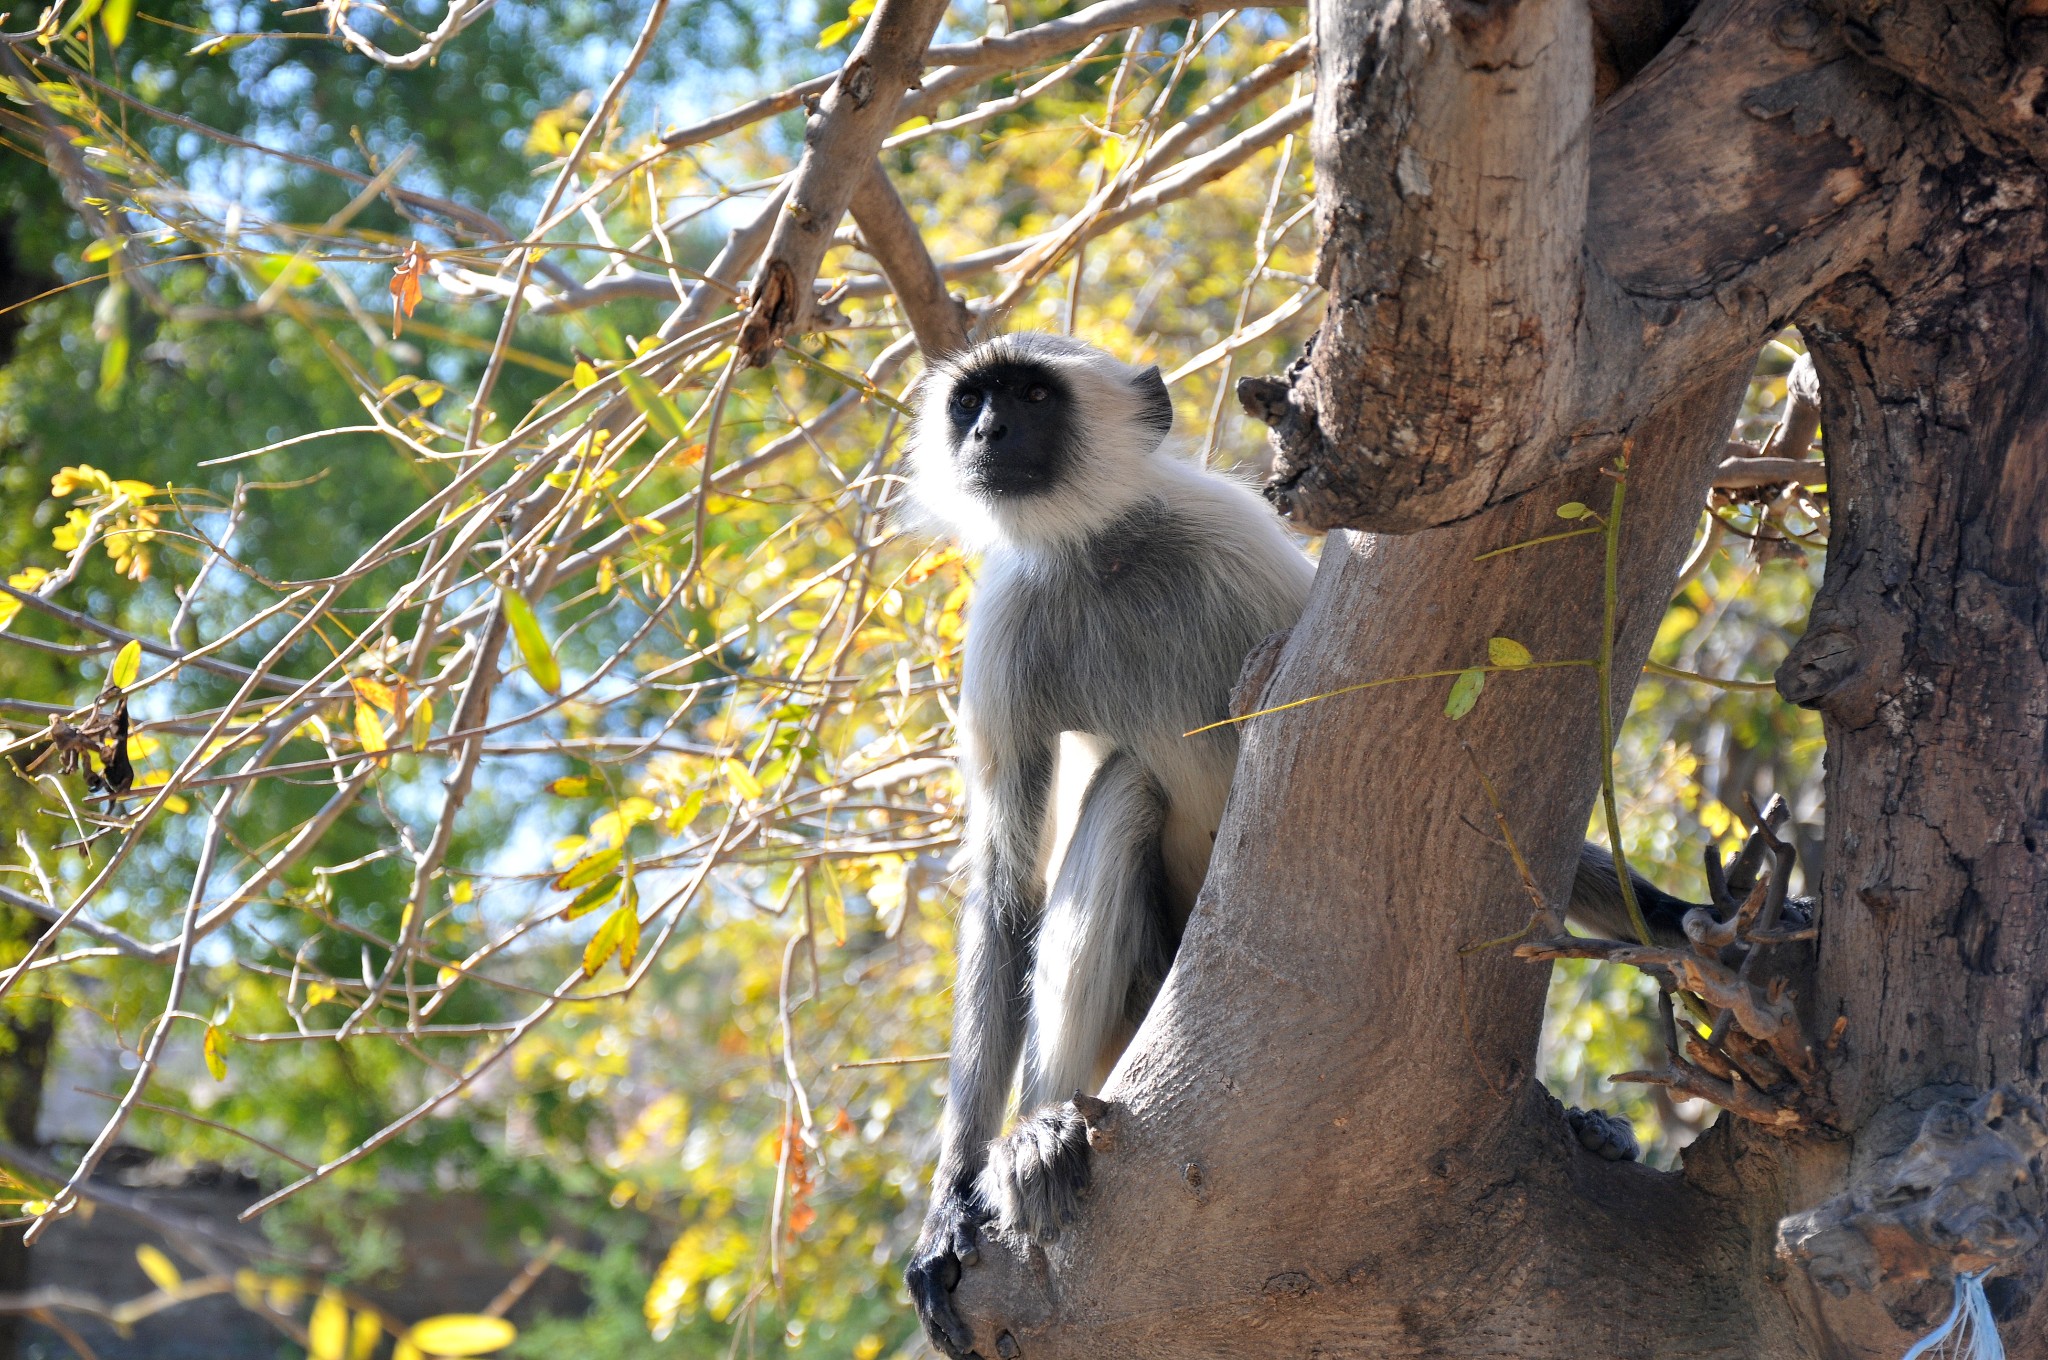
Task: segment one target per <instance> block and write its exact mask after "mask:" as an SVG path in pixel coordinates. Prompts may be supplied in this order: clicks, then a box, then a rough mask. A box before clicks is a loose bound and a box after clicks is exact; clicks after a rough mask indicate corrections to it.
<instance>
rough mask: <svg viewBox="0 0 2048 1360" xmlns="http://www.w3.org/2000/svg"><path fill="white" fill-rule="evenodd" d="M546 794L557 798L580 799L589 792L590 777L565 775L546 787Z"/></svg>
mask: <svg viewBox="0 0 2048 1360" xmlns="http://www.w3.org/2000/svg"><path fill="white" fill-rule="evenodd" d="M548 792H549V793H552V794H553V795H555V797H557V798H581V797H582V796H583V795H584V794H586V793H589V792H590V776H588V775H581V774H565V775H563V776H562V777H561V778H560V779H557V780H555V781H553V782H552V783H550V784H549V785H548Z"/></svg>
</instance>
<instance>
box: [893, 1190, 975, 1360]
mask: <svg viewBox="0 0 2048 1360" xmlns="http://www.w3.org/2000/svg"><path fill="white" fill-rule="evenodd" d="M989 1218H990V1214H989V1211H988V1210H987V1209H986V1208H984V1207H982V1204H981V1202H980V1200H979V1199H978V1197H977V1196H976V1195H975V1194H974V1193H973V1191H972V1190H963V1189H962V1188H961V1187H958V1186H955V1187H953V1188H951V1189H948V1190H942V1191H940V1192H939V1193H938V1194H937V1195H935V1196H934V1197H933V1199H932V1208H931V1212H930V1213H929V1214H927V1215H925V1220H924V1232H923V1233H921V1234H919V1236H918V1239H917V1247H916V1249H915V1250H913V1251H912V1252H911V1253H910V1267H909V1269H907V1270H905V1271H904V1272H903V1280H904V1283H905V1284H908V1285H909V1286H910V1302H911V1305H912V1306H913V1307H915V1308H916V1309H917V1320H918V1321H919V1322H921V1323H923V1324H924V1334H925V1335H926V1336H928V1337H930V1338H931V1343H932V1344H933V1345H934V1346H937V1347H938V1348H939V1349H940V1350H941V1351H944V1352H945V1353H946V1354H947V1355H949V1356H952V1357H953V1360H967V1357H970V1356H973V1355H974V1354H975V1351H974V1332H973V1331H972V1330H971V1329H970V1328H969V1327H968V1326H967V1324H966V1323H965V1322H963V1321H961V1318H960V1314H959V1313H958V1312H956V1311H955V1310H954V1308H953V1286H954V1285H956V1284H959V1283H960V1267H961V1266H963V1265H969V1266H971V1265H973V1264H974V1263H975V1262H977V1261H979V1260H980V1259H981V1249H980V1244H979V1242H978V1235H979V1233H980V1231H981V1225H982V1224H984V1223H986V1222H988V1220H989Z"/></svg>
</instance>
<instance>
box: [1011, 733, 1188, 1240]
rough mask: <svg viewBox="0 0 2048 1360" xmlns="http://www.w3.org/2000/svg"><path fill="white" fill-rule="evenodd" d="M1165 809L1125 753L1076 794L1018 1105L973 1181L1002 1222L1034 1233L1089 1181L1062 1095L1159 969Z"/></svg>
mask: <svg viewBox="0 0 2048 1360" xmlns="http://www.w3.org/2000/svg"><path fill="white" fill-rule="evenodd" d="M1165 818H1166V804H1165V797H1164V795H1163V794H1162V793H1161V791H1160V788H1159V785H1158V783H1157V782H1156V781H1155V780H1153V778H1152V777H1151V775H1150V774H1148V773H1147V772H1146V771H1145V769H1144V768H1143V766H1141V765H1140V764H1139V763H1138V761H1137V760H1135V759H1134V758H1133V757H1131V756H1130V755H1129V754H1127V753H1124V752H1118V753H1116V754H1113V755H1111V756H1110V757H1109V759H1107V760H1105V761H1104V762H1103V764H1102V767H1101V768H1100V769H1098V770H1097V771H1096V772H1095V778H1094V779H1093V780H1092V781H1090V783H1089V785H1088V792H1087V794H1086V795H1084V797H1083V798H1082V800H1081V812H1080V817H1079V819H1078V820H1077V822H1076V824H1075V827H1074V835H1073V839H1072V840H1071V842H1070V843H1069V845H1068V848H1067V853H1066V857H1065V859H1064V860H1063V861H1062V863H1061V865H1060V872H1059V877H1058V879H1057V880H1056V881H1055V882H1054V884H1053V888H1052V891H1051V893H1050V894H1048V896H1047V902H1046V911H1045V916H1044V919H1043V921H1042V923H1041V925H1040V926H1039V934H1038V948H1037V961H1036V964H1035V966H1034V967H1033V969H1032V974H1031V1028H1030V1033H1029V1036H1028V1038H1027V1040H1026V1045H1025V1051H1024V1076H1023V1099H1022V1101H1021V1107H1022V1109H1023V1110H1024V1111H1025V1114H1024V1115H1023V1117H1022V1118H1020V1119H1019V1120H1018V1121H1017V1126H1016V1128H1015V1129H1013V1130H1012V1131H1011V1132H1010V1133H1009V1134H1007V1135H1006V1136H1004V1137H1002V1138H1000V1139H997V1140H996V1142H995V1143H993V1144H992V1145H991V1146H990V1148H989V1157H988V1164H987V1166H986V1167H985V1168H984V1169H983V1171H982V1173H981V1179H980V1183H979V1186H980V1190H981V1196H982V1199H983V1201H984V1202H986V1203H987V1204H988V1205H989V1206H990V1207H991V1208H993V1209H994V1210H995V1212H996V1217H997V1219H998V1221H999V1222H1000V1223H1001V1225H1002V1226H1003V1227H1004V1228H1005V1229H1006V1230H1009V1231H1012V1232H1021V1233H1024V1234H1027V1235H1029V1236H1031V1237H1034V1238H1036V1239H1038V1240H1039V1241H1041V1242H1050V1241H1053V1240H1054V1239H1055V1238H1057V1237H1058V1236H1059V1230H1060V1228H1061V1226H1062V1225H1064V1224H1066V1223H1070V1222H1072V1221H1073V1219H1074V1215H1075V1213H1076V1212H1077V1208H1078V1205H1077V1201H1078V1199H1079V1197H1080V1194H1081V1192H1082V1191H1083V1190H1084V1189H1086V1188H1087V1184H1088V1136H1087V1124H1086V1122H1085V1121H1084V1120H1083V1119H1082V1117H1081V1115H1080V1114H1079V1113H1078V1112H1077V1111H1076V1110H1075V1109H1074V1107H1073V1106H1072V1105H1071V1104H1070V1103H1067V1100H1066V1097H1068V1096H1071V1095H1072V1094H1073V1093H1074V1092H1076V1091H1085V1090H1090V1089H1092V1088H1093V1087H1094V1086H1095V1084H1096V1080H1097V1075H1098V1071H1099V1069H1100V1067H1101V1066H1102V1065H1103V1064H1104V1063H1105V1059H1106V1058H1113V1056H1114V1053H1115V1051H1117V1050H1118V1049H1120V1047H1121V1042H1122V1041H1123V1040H1125V1039H1127V1038H1128V1035H1129V1033H1130V1030H1131V1026H1132V1023H1133V1021H1134V1019H1135V1017H1134V1016H1132V1014H1131V1002H1132V998H1133V994H1134V992H1135V993H1141V994H1144V995H1146V996H1149V990H1148V985H1147V984H1148V983H1149V984H1150V986H1151V987H1156V985H1157V980H1156V978H1155V977H1154V976H1153V975H1154V974H1156V973H1159V972H1161V971H1162V970H1163V966H1164V959H1163V958H1162V955H1163V954H1165V953H1166V952H1167V949H1168V946H1166V945H1165V944H1164V943H1163V940H1162V935H1163V931H1164V928H1165V927H1164V920H1163V898H1164V889H1165V876H1164V871H1163V869H1162V867H1161V863H1160V852H1159V833H1160V829H1161V827H1162V826H1163V825H1164V823H1165ZM1054 1102H1058V1103H1054Z"/></svg>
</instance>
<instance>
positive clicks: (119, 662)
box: [107, 638, 142, 689]
mask: <svg viewBox="0 0 2048 1360" xmlns="http://www.w3.org/2000/svg"><path fill="white" fill-rule="evenodd" d="M141 669H142V641H141V639H139V638H130V639H128V642H127V645H126V646H124V647H122V648H121V650H120V651H118V652H116V653H114V664H113V665H111V666H109V667H108V668H107V684H108V685H110V686H112V687H113V688H115V689H126V688H128V687H129V686H130V685H132V684H134V683H135V673H136V672H137V671H139V670H141Z"/></svg>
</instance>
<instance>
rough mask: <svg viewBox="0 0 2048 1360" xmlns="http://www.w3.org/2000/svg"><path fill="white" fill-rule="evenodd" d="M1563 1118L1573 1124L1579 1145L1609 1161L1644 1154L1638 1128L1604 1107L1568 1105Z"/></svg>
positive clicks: (1618, 1160)
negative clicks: (1576, 1107)
mask: <svg viewBox="0 0 2048 1360" xmlns="http://www.w3.org/2000/svg"><path fill="white" fill-rule="evenodd" d="M1564 1122H1565V1123H1567V1124H1569V1125H1571V1129H1572V1135H1573V1136H1574V1137H1576V1138H1577V1139H1578V1140H1579V1145H1580V1146H1581V1147H1583V1148H1585V1149H1586V1150H1587V1151H1589V1152H1596V1153H1598V1154H1600V1156H1602V1157H1605V1158H1606V1159H1607V1160H1608V1161H1610V1162H1632V1161H1634V1160H1635V1159H1636V1158H1638V1157H1640V1156H1642V1154H1643V1150H1642V1148H1641V1146H1640V1145H1638V1144H1637V1142H1636V1131H1635V1128H1634V1127H1633V1126H1632V1125H1631V1124H1630V1123H1629V1122H1628V1120H1626V1119H1624V1118H1622V1117H1621V1116H1620V1115H1618V1114H1609V1113H1608V1112H1607V1111H1605V1110H1580V1109H1568V1110H1566V1111H1565V1112H1564Z"/></svg>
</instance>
